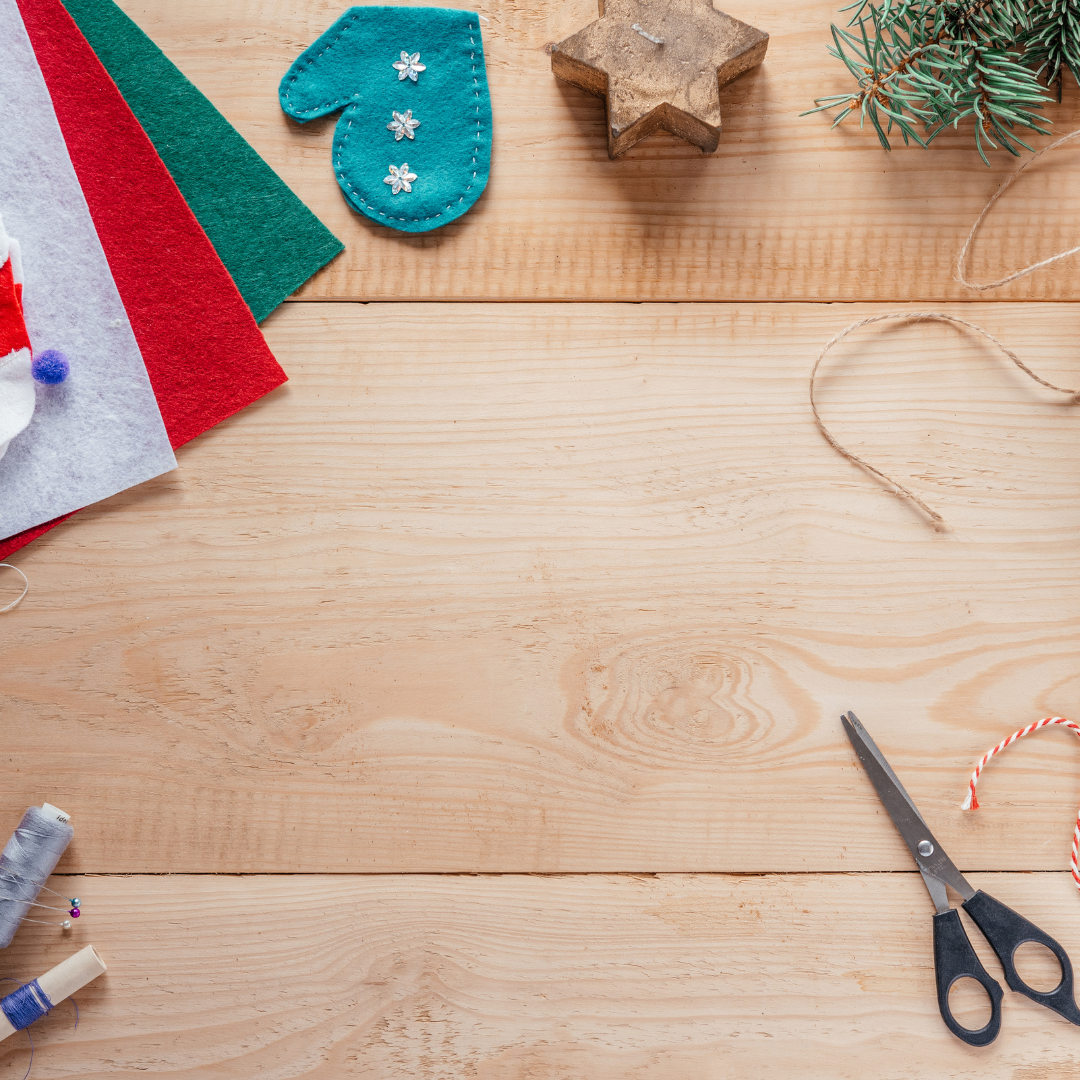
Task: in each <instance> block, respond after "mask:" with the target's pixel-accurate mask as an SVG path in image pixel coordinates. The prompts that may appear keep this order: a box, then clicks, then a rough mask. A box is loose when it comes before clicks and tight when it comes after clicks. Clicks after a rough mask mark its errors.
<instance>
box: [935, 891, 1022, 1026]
mask: <svg viewBox="0 0 1080 1080" xmlns="http://www.w3.org/2000/svg"><path fill="white" fill-rule="evenodd" d="M976 895H978V894H976ZM995 902H996V901H995ZM934 973H935V974H936V975H937V1001H938V1008H939V1009H940V1010H941V1019H942V1020H944V1021H945V1026H946V1027H947V1028H948V1029H949V1030H950V1031H951V1032H952V1033H953V1034H954V1035H955V1036H956V1037H957V1038H958V1039H963V1040H964V1042H966V1043H967V1044H968V1045H969V1046H988V1045H989V1044H990V1043H992V1042H993V1041H994V1040H995V1039H996V1038H997V1037H998V1032H999V1031H1000V1030H1001V999H1002V998H1003V997H1004V996H1005V995H1004V993H1003V992H1002V989H1001V987H1000V986H998V984H997V981H996V980H995V979H992V978H991V977H990V975H989V974H988V973H987V970H986V968H984V967H983V966H982V961H980V960H979V958H978V957H977V956H976V955H975V950H974V949H973V948H972V947H971V942H970V941H968V936H967V933H966V932H965V930H964V924H963V923H961V922H960V912H959V911H956V910H955V909H953V908H950V909H949V910H948V911H943V912H942V913H941V914H940V915H935V916H934ZM959 979H974V980H975V981H976V982H977V983H979V984H980V985H981V986H982V988H983V989H984V990H985V991H986V993H987V994H988V995H989V997H990V1020H989V1022H988V1023H987V1024H986V1025H985V1026H984V1027H981V1028H966V1027H964V1025H963V1024H961V1023H960V1022H959V1021H958V1020H957V1019H956V1017H954V1016H953V1014H952V1009H950V1008H949V991H950V990H951V989H952V987H953V983H955V982H957V981H958V980H959Z"/></svg>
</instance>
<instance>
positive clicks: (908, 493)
mask: <svg viewBox="0 0 1080 1080" xmlns="http://www.w3.org/2000/svg"><path fill="white" fill-rule="evenodd" d="M898 319H905V320H911V321H913V322H944V323H952V324H953V325H954V326H963V327H966V328H967V329H968V330H974V331H975V333H977V334H981V335H982V336H983V337H984V338H986V340H987V341H989V342H991V343H992V344H993V345H996V346H997V348H998V349H1000V350H1001V351H1002V352H1003V353H1004V354H1005V355H1006V356H1007V357H1008V358H1009V359H1010V360H1011V361H1012V362H1013V363H1014V364H1015V365H1016V366H1017V367H1018V368H1019V369H1020V370H1021V371H1022V372H1023V373H1024V374H1025V375H1027V376H1028V377H1029V378H1031V379H1034V380H1035V382H1037V383H1039V384H1040V385H1042V386H1045V387H1046V388H1047V389H1049V390H1056V391H1057V392H1058V393H1060V394H1068V395H1069V402H1070V404H1080V390H1072V389H1070V388H1068V387H1065V386H1057V385H1055V384H1054V383H1052V382H1049V381H1048V380H1046V379H1044V378H1043V377H1042V376H1041V375H1036V374H1035V372H1034V371H1032V370H1031V368H1029V367H1028V366H1027V364H1025V363H1024V361H1023V360H1021V359H1020V357H1019V356H1017V355H1016V353H1014V352H1013V351H1012V349H1010V348H1009V347H1008V346H1007V345H1006V344H1005V343H1004V342H1002V341H999V340H998V339H997V338H996V337H994V335H993V334H991V333H990V332H989V331H987V330H984V329H983V328H982V327H981V326H976V325H975V323H973V322H968V321H967V319H961V318H959V317H958V316H956V315H946V314H945V312H943V311H891V312H889V313H888V314H885V315H872V316H871V317H870V318H867V319H859V320H858V321H857V322H853V323H851V324H850V325H849V326H845V327H844V329H843V330H841V331H840V333H838V334H836V335H835V336H834V337H833V338H831V339H830V340H829V341H827V342H826V343H825V347H824V348H823V349H822V350H821V352H820V353H818V357H817V359H816V360H815V361H814V366H813V368H812V369H811V371H810V409H811V410H812V412H813V414H814V423H816V424H817V426H818V430H819V431H820V432H821V434H822V435H823V436H824V437H825V441H826V442H827V443H828V444H829V445H830V446H831V447H832V448H833V449H834V450H835V451H836V452H837V453H838V454H840V456H841V457H844V458H847V460H848V461H851V462H854V464H856V465H858V466H859V467H860V468H863V469H865V470H866V471H867V472H868V473H870V474H871V475H873V476H876V477H877V478H878V479H879V480H881V481H883V482H884V483H885V484H886V485H887V486H888V487H890V488H891V489H892V490H893V491H894V492H896V494H897V495H900V496H901V497H902V498H906V499H910V500H911V502H913V503H914V504H915V505H916V506H917V507H918V508H919V509H920V510H922V512H923V513H924V514H925V515H926V516H927V517H928V518H929V519H930V521H931V523H932V524H933V526H934V528H935V529H938V530H939V531H945V530H947V529H948V525H947V524H946V523H945V519H944V518H943V517H942V516H941V515H940V514H939V513H938V512H937V511H936V510H934V509H933V508H932V507H930V506H928V505H927V504H926V503H925V502H924V501H923V500H922V499H920V498H919V496H918V495H916V494H915V492H914V491H912V490H911V489H910V488H909V487H905V486H904V485H903V484H901V483H900V481H899V480H894V479H893V478H892V477H891V476H886V475H885V473H883V472H882V471H881V470H880V469H877V468H875V467H874V466H873V465H871V464H870V463H869V462H868V461H866V460H865V459H863V458H861V457H859V455H858V454H856V453H854V452H853V451H851V450H848V448H847V447H846V446H842V445H841V444H840V443H839V442H838V441H837V439H836V437H835V436H834V435H833V433H832V432H831V431H830V430H829V429H828V427H827V426H826V424H825V421H824V420H822V418H821V414H820V413H819V412H818V407H817V399H816V398H815V396H814V384H815V380H816V379H817V374H818V368H820V367H821V362H822V361H823V360H824V359H825V357H826V356H827V355H828V353H829V350H830V349H832V347H833V346H834V345H837V344H839V343H840V342H841V341H843V340H844V338H846V337H847V336H848V334H851V333H853V332H854V331H856V330H859V329H861V328H862V327H864V326H871V325H873V324H874V323H880V322H888V321H890V320H892V321H895V320H898Z"/></svg>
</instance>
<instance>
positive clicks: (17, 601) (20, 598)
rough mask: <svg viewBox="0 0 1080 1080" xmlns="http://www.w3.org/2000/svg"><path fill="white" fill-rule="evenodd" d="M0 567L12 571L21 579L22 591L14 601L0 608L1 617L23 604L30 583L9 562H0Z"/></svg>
mask: <svg viewBox="0 0 1080 1080" xmlns="http://www.w3.org/2000/svg"><path fill="white" fill-rule="evenodd" d="M0 567H6V568H7V569H8V570H14V571H15V573H16V574H18V575H19V577H21V578H22V579H23V591H22V592H21V593H19V595H18V596H17V597H16V598H15V599H14V600H12V601H11V603H10V604H8V605H7V607H0V615H3V613H4V612H5V611H11V610H12V608H17V607H18V606H19V605H20V604H21V603H22V602H23V597H24V596H26V594H27V592H28V591H29V589H30V581H29V579H28V578H27V576H26V575H25V574H24V573H23V572H22V571H21V570H20V569H19V568H18V567H17V566H12V564H11V563H9V562H0Z"/></svg>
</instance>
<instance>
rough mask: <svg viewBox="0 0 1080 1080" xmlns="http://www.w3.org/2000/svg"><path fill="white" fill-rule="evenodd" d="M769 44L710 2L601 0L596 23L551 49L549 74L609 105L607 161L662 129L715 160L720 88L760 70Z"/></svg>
mask: <svg viewBox="0 0 1080 1080" xmlns="http://www.w3.org/2000/svg"><path fill="white" fill-rule="evenodd" d="M768 45H769V35H768V34H766V33H764V32H763V31H761V30H758V29H757V28H756V27H753V26H750V25H749V23H744V22H740V21H739V20H738V19H733V18H732V17H731V16H730V15H725V14H724V13H723V12H722V11H717V10H716V8H714V7H713V6H712V3H711V0H600V18H599V19H597V20H596V22H593V23H589V25H588V26H586V27H585V28H584V29H583V30H579V31H578V32H577V33H576V34H573V35H572V36H571V37H568V38H567V39H566V40H565V41H560V42H559V43H558V45H553V46H551V70H552V73H553V74H554V75H555V76H556V77H557V78H560V79H562V80H564V81H565V82H568V83H572V84H573V85H574V86H579V87H581V89H582V90H587V91H588V92H589V93H590V94H595V95H596V96H597V97H602V98H604V99H605V101H606V103H607V118H608V156H609V157H612V158H616V157H618V156H619V155H620V154H622V153H625V152H626V151H627V150H629V149H630V147H631V146H633V145H634V144H635V143H639V142H641V140H642V139H644V138H645V137H646V136H647V135H651V134H652V133H653V132H654V131H660V130H663V131H670V132H671V133H672V134H673V135H678V136H679V138H681V139H686V140H687V141H688V142H692V143H694V145H696V146H700V147H701V149H702V150H704V151H705V153H707V154H711V153H712V152H713V151H714V150H715V149H716V147H717V145H718V144H719V142H720V124H721V120H720V87H721V86H725V85H726V84H727V83H729V82H731V80H732V79H735V78H738V76H740V75H742V74H743V72H746V71H749V70H750V69H751V68H752V67H756V66H757V65H758V64H760V63H761V61H762V60H763V59H764V57H765V50H766V49H767V48H768Z"/></svg>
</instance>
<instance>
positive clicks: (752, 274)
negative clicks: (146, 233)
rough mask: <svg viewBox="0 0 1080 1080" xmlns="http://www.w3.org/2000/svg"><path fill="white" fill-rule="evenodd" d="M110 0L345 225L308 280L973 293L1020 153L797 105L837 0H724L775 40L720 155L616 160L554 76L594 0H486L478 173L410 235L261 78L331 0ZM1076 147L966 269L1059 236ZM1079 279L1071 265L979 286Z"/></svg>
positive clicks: (1018, 256)
mask: <svg viewBox="0 0 1080 1080" xmlns="http://www.w3.org/2000/svg"><path fill="white" fill-rule="evenodd" d="M123 6H124V7H125V9H126V10H127V11H128V12H129V13H130V14H131V15H132V16H133V17H134V18H135V19H136V21H137V22H138V23H139V24H140V25H141V26H142V27H143V28H144V29H145V30H146V31H147V32H148V33H149V34H150V35H151V36H152V37H153V38H154V39H155V40H156V41H157V42H158V43H159V44H160V45H161V46H162V48H163V49H164V50H165V52H166V53H167V54H168V55H169V56H170V57H171V58H172V59H173V60H174V61H175V62H176V63H177V64H178V65H179V66H180V68H181V69H182V70H183V71H184V72H185V74H187V75H188V76H189V77H190V78H191V79H192V80H193V81H194V82H195V83H196V84H197V85H198V86H199V87H200V88H201V89H202V90H203V91H204V92H206V93H207V94H208V95H209V97H210V98H211V100H213V101H214V103H215V104H216V105H217V106H218V107H219V108H220V109H221V110H222V111H223V112H224V113H225V115H226V116H227V117H228V118H229V119H230V120H231V121H232V122H233V123H234V124H235V125H236V126H237V127H238V128H239V130H240V131H241V132H242V133H243V134H244V136H245V137H246V138H248V139H249V140H250V141H251V143H252V144H253V145H254V146H255V148H256V149H257V150H258V151H259V152H260V153H261V154H262V155H263V156H264V157H265V158H266V160H267V161H269V162H270V163H271V164H272V165H273V166H274V168H276V169H277V170H278V171H279V172H280V173H281V175H282V176H283V177H284V179H285V180H286V181H287V182H288V183H289V184H290V185H291V186H292V187H293V189H294V190H295V191H296V192H297V193H298V194H299V195H300V196H301V197H302V198H303V199H304V200H305V201H306V202H307V203H308V204H309V205H310V206H311V207H312V208H313V209H314V210H315V211H316V212H317V213H318V214H319V216H320V217H321V218H322V219H323V221H325V222H326V224H327V225H328V226H329V227H330V228H332V229H333V230H334V231H335V233H336V234H337V235H338V236H339V237H340V238H341V239H342V240H343V241H344V242H345V244H346V246H347V250H346V252H345V253H344V254H343V255H341V256H340V257H339V258H338V259H337V260H335V262H334V263H333V264H332V266H331V267H329V268H328V269H327V270H325V271H324V272H322V273H321V274H320V275H318V276H317V277H316V278H315V279H314V280H313V281H312V282H311V283H310V284H309V285H308V286H307V287H305V288H304V289H303V290H302V292H301V294H300V295H301V296H302V297H303V298H304V299H363V300H374V299H387V300H396V299H403V298H405V299H454V300H463V299H491V300H511V299H521V300H535V299H541V300H542V299H568V300H588V299H595V300H635V301H637V300H786V299H808V300H814V299H849V300H887V301H893V300H897V299H900V300H918V299H931V300H938V299H942V298H953V299H963V300H969V299H972V294H971V293H969V292H968V291H967V290H965V289H963V288H962V287H961V286H960V285H958V284H957V283H956V282H955V281H954V280H953V279H952V260H953V258H954V256H955V255H956V253H957V251H958V250H959V247H960V243H961V240H962V238H963V237H964V236H965V235H966V233H967V230H968V229H969V228H970V227H971V224H972V222H973V221H974V220H975V217H976V215H977V214H978V212H979V211H980V210H981V209H982V207H983V206H984V205H985V204H986V201H987V200H988V199H989V197H990V196H991V195H992V194H993V192H994V191H995V190H996V189H997V186H998V184H999V182H1000V181H1001V180H1002V179H1003V178H1004V177H1005V176H1006V175H1008V174H1009V173H1010V172H1011V171H1012V170H1013V169H1014V168H1015V166H1016V159H1014V158H1012V157H1011V156H1010V155H1009V154H1007V153H1005V152H1004V151H1000V152H997V153H995V154H994V155H993V158H992V160H993V166H994V167H993V169H992V170H988V169H987V168H986V167H985V166H984V165H983V164H982V162H981V161H980V159H979V157H978V154H977V153H976V152H975V150H974V149H973V147H972V139H971V132H970V130H969V129H966V128H962V129H961V131H959V132H957V133H951V132H950V133H949V134H946V135H942V136H941V137H940V138H939V139H938V141H937V142H936V143H935V144H934V146H933V149H932V150H930V151H924V150H922V149H919V148H918V147H912V148H904V147H903V146H902V144H901V145H900V147H899V148H898V149H897V150H895V151H894V152H893V153H892V154H886V153H885V152H884V151H882V150H881V149H880V148H879V146H878V143H877V139H876V138H875V136H874V135H873V134H872V133H871V132H869V131H866V132H860V131H859V130H858V128H857V127H855V126H852V125H851V124H850V122H848V123H846V124H845V126H844V128H843V129H842V130H840V131H837V132H830V131H829V120H828V118H826V117H825V116H822V115H819V116H813V117H800V116H799V114H800V112H802V111H804V110H805V109H807V108H810V107H812V105H813V100H812V99H813V98H814V96H815V95H826V94H832V93H838V92H844V91H845V89H846V88H848V87H849V86H850V85H851V80H850V78H849V77H848V75H847V74H846V72H845V70H844V69H843V67H842V65H841V64H840V63H839V61H836V60H834V59H832V58H831V57H829V55H828V54H827V52H826V46H827V44H828V42H829V40H830V38H829V24H830V22H831V21H832V20H834V19H841V20H842V18H843V17H842V16H840V15H838V13H837V10H836V9H837V8H838V7H839V6H841V4H840V0H755V2H754V3H749V2H747V0H730V2H725V3H724V4H723V5H722V6H723V7H724V9H725V10H726V11H728V12H729V13H730V14H732V15H734V16H736V17H738V18H741V19H744V20H745V21H747V22H750V23H751V24H752V25H754V26H758V27H761V28H762V29H763V30H766V31H768V32H769V34H770V35H771V38H770V42H769V52H768V56H767V57H766V59H765V63H764V65H763V66H762V67H761V68H759V69H756V70H755V71H753V72H751V73H749V74H747V75H746V76H745V77H743V78H741V79H739V80H737V81H736V82H734V83H732V84H731V85H729V86H728V87H726V88H725V89H724V90H723V92H722V100H723V113H724V125H725V127H724V133H723V135H722V137H721V142H720V149H719V151H718V152H717V153H716V154H715V155H712V156H703V155H702V154H701V153H700V151H699V150H698V149H697V148H696V147H694V146H691V145H689V144H688V143H683V142H679V141H677V140H675V139H673V138H670V137H668V136H663V135H660V136H655V137H653V138H650V139H648V140H647V141H646V142H644V143H642V144H641V145H640V146H638V147H636V148H635V149H634V150H632V151H631V152H630V153H629V154H628V155H627V156H626V157H625V158H624V159H620V160H619V161H616V162H612V161H609V160H608V157H607V143H606V126H605V122H604V113H603V105H602V102H601V101H600V100H599V99H597V98H593V97H590V96H589V95H587V94H586V93H585V92H583V91H581V90H578V89H576V88H574V87H571V86H568V85H567V84H565V83H560V82H558V81H557V80H556V79H555V78H553V76H552V75H551V71H550V61H549V57H548V55H547V53H546V52H545V46H546V45H548V44H549V43H551V42H555V41H559V40H561V39H562V38H564V37H566V36H567V35H568V34H570V33H572V32H573V31H575V30H577V29H579V28H581V27H582V26H584V25H585V24H586V23H587V22H589V21H591V20H592V19H593V18H595V17H596V3H595V0H543V2H539V0H533V2H531V3H526V4H520V3H516V2H505V3H498V2H490V3H485V4H482V5H480V8H479V10H480V11H481V13H482V14H483V15H484V16H485V17H486V18H487V19H488V20H489V21H488V23H487V25H486V26H485V27H484V41H485V49H486V55H487V67H488V76H489V81H490V85H491V94H492V103H493V109H494V130H495V138H494V153H493V163H492V175H491V182H490V185H489V188H488V190H487V192H486V193H485V194H484V196H483V197H482V198H481V199H480V201H479V202H478V204H477V205H476V207H475V208H474V209H473V210H472V211H471V212H470V213H469V214H467V215H466V216H465V217H463V218H462V219H461V220H460V221H457V222H455V223H453V224H452V225H450V226H448V227H446V228H445V229H440V230H438V231H437V232H434V233H428V234H424V235H421V236H406V235H405V234H402V233H396V232H393V231H392V230H389V229H387V228H385V227H383V226H378V225H375V224H374V223H372V222H370V221H368V220H367V219H366V218H363V217H361V216H359V215H357V214H354V213H353V212H352V211H350V210H349V209H348V206H347V204H346V202H345V200H344V199H343V198H342V196H341V193H340V191H339V190H338V187H337V184H336V182H335V180H334V177H333V173H332V170H331V165H330V144H331V140H332V136H333V127H334V123H335V120H334V119H333V118H328V119H325V120H319V121H315V122H314V123H312V124H308V125H304V126H301V125H298V124H296V123H295V122H293V121H291V120H288V119H287V118H286V117H285V115H284V114H283V113H282V112H281V109H280V108H279V106H278V102H277V86H278V82H279V81H280V79H281V77H282V75H283V74H284V73H285V71H286V70H287V69H288V67H289V64H290V63H291V62H292V61H293V59H295V57H296V56H297V55H298V54H299V53H300V51H301V50H302V49H304V48H305V47H306V46H307V45H309V44H310V43H311V42H312V41H314V40H315V38H316V37H318V35H319V34H320V33H321V32H322V31H323V30H324V29H326V27H327V26H329V25H330V24H331V23H332V22H333V21H334V19H336V18H337V17H338V16H339V15H340V14H341V11H342V5H341V3H340V2H338V0H273V2H271V0H232V2H231V3H229V4H225V5H223V4H221V3H219V2H218V0H186V2H185V3H183V4H177V3H173V2H171V0H124V2H123ZM422 47H423V43H418V44H417V48H422ZM1064 96H1065V101H1064V104H1063V105H1061V106H1054V105H1051V106H1048V108H1047V110H1046V115H1047V117H1048V118H1049V119H1051V120H1053V122H1054V124H1055V125H1056V130H1057V132H1058V133H1059V134H1060V133H1062V132H1065V131H1069V130H1071V129H1072V128H1074V127H1076V126H1077V123H1078V121H1080V92H1078V91H1077V88H1076V87H1075V85H1073V84H1072V83H1071V82H1070V81H1067V82H1066V85H1065V90H1064ZM388 108H389V105H388ZM1047 141H1048V140H1047V139H1042V140H1035V142H1034V144H1033V145H1036V146H1038V145H1043V144H1045V143H1046V142H1047ZM1077 153H1080V149H1067V150H1063V151H1058V152H1057V158H1056V160H1055V158H1054V157H1051V158H1049V159H1047V160H1046V161H1045V162H1043V163H1040V165H1039V166H1037V167H1036V169H1034V170H1032V172H1031V173H1030V175H1028V176H1027V177H1026V178H1025V179H1024V180H1023V181H1022V182H1021V183H1020V184H1018V185H1017V187H1016V188H1015V189H1014V191H1013V192H1011V193H1010V195H1009V196H1008V197H1007V199H1006V200H1005V201H1003V203H1002V204H1001V206H1000V207H999V208H997V209H995V211H994V214H993V216H992V217H991V219H989V220H988V222H987V225H986V227H985V231H984V234H983V236H982V239H981V240H980V243H979V245H978V247H977V249H976V252H975V256H976V257H975V261H974V264H973V270H974V273H975V274H976V280H988V279H990V278H997V277H1000V276H1002V275H1003V274H1004V273H1007V272H1009V271H1011V270H1013V269H1016V268H1017V267H1020V266H1023V265H1027V264H1028V263H1031V262H1033V261H1035V260H1036V259H1039V258H1043V257H1045V256H1047V255H1049V254H1051V253H1053V252H1055V251H1059V250H1064V249H1066V248H1070V247H1072V246H1073V245H1074V244H1075V243H1076V235H1077V220H1078V219H1080V186H1078V185H1077V184H1076V183H1075V181H1074V179H1073V173H1074V171H1075V163H1076V160H1077V159H1076V155H1077ZM1078 296H1080V275H1078V271H1077V264H1076V262H1075V261H1073V262H1070V263H1066V264H1062V265H1059V266H1057V267H1055V268H1054V269H1053V270H1052V271H1050V272H1042V273H1040V274H1038V275H1036V276H1033V277H1029V278H1026V279H1024V280H1023V281H1022V282H1018V283H1017V284H1015V285H1012V286H1010V287H1009V288H1008V289H1007V290H1001V291H1000V292H999V293H995V294H991V297H992V298H993V299H1007V298H1014V299H1015V298H1031V299H1043V300H1045V299H1055V300H1065V299H1076V298H1077V297H1078Z"/></svg>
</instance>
